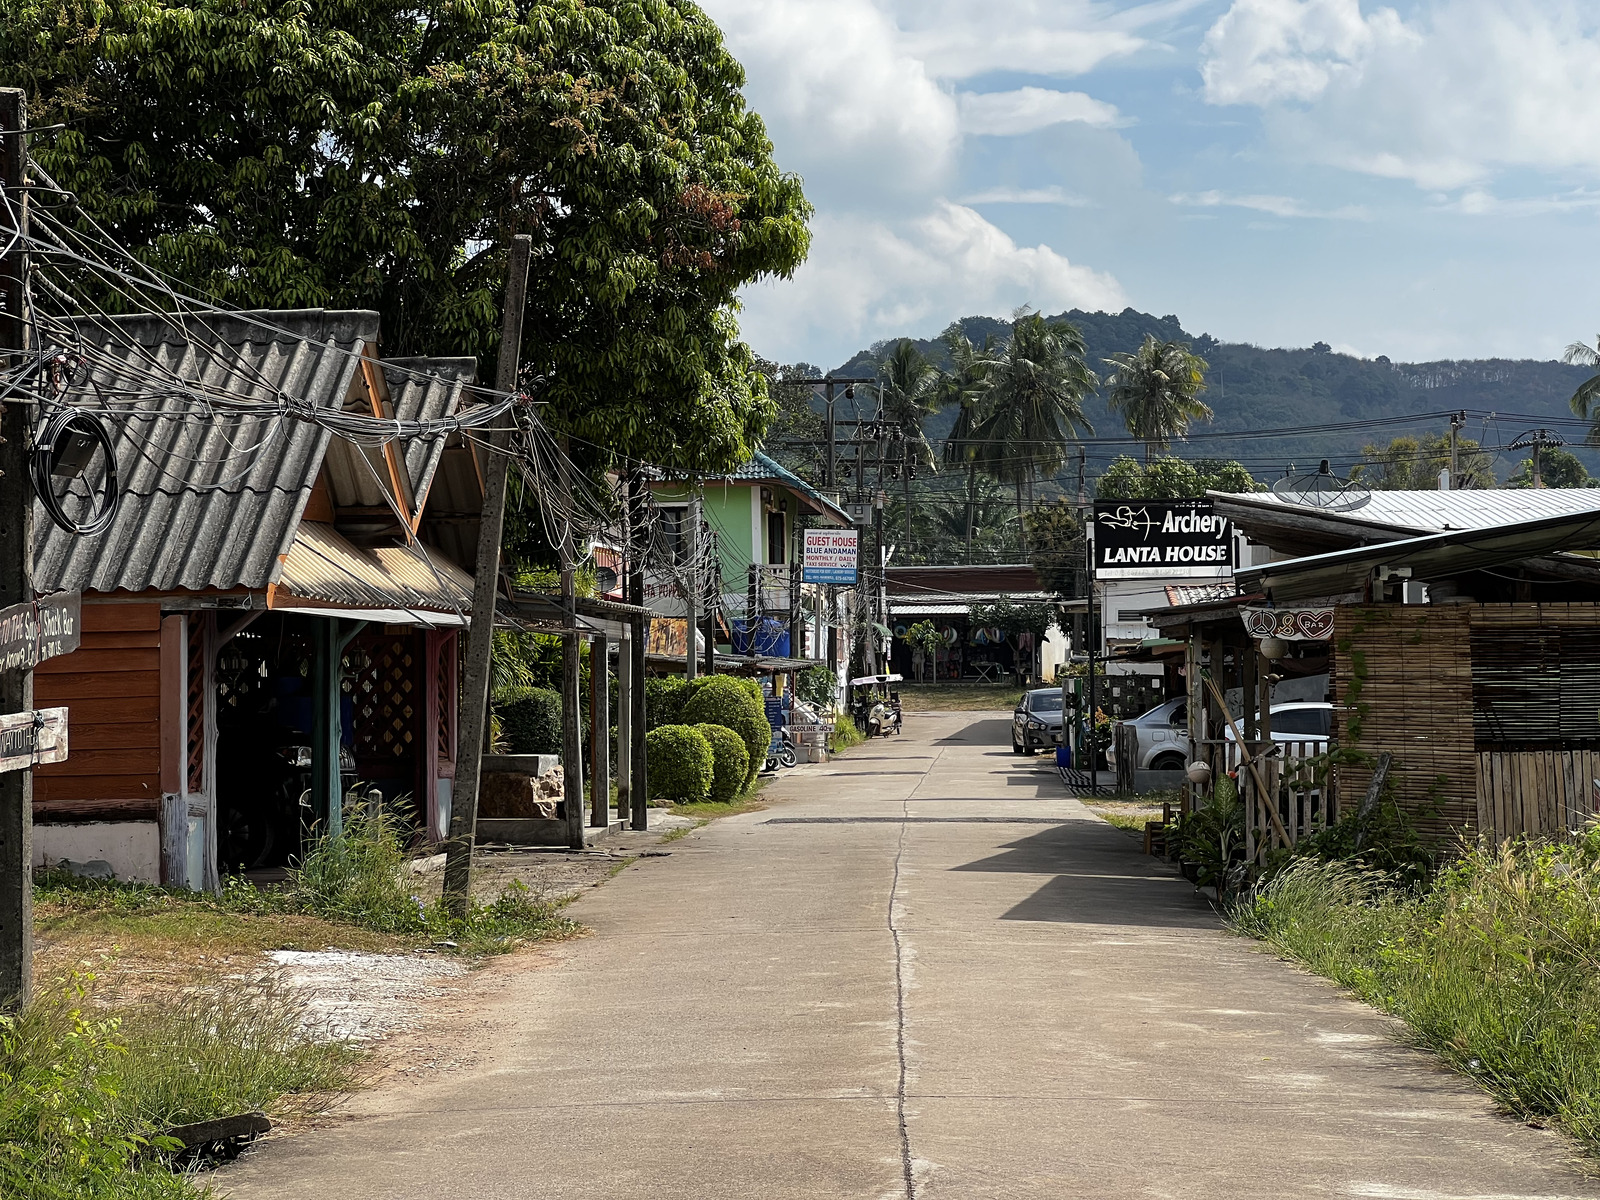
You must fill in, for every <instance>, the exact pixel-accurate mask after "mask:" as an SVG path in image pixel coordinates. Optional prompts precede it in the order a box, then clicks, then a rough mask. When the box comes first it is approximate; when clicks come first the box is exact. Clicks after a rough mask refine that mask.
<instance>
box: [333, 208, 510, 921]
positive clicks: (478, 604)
mask: <svg viewBox="0 0 1600 1200" xmlns="http://www.w3.org/2000/svg"><path fill="white" fill-rule="evenodd" d="M532 255H533V239H532V238H531V237H530V236H529V235H528V234H525V233H519V234H517V235H516V236H515V237H513V238H512V239H511V261H510V263H509V265H508V266H507V270H506V300H505V312H504V314H503V316H502V320H501V325H500V364H499V367H498V369H497V370H496V372H495V381H494V385H495V390H496V391H497V392H514V391H516V390H517V368H518V366H519V365H520V360H521V356H522V311H523V308H524V306H525V304H526V302H527V298H528V262H529V259H530V258H531V257H532ZM504 420H505V422H506V424H507V427H506V428H501V429H496V430H493V431H492V432H491V433H490V434H489V454H488V455H487V459H488V461H487V462H485V463H484V465H483V478H484V488H483V516H482V518H481V519H480V520H479V523H478V559H477V564H476V573H475V574H474V575H473V579H472V624H471V626H470V627H469V628H468V630H467V661H466V670H465V671H464V672H463V673H462V674H463V677H462V681H461V737H460V742H459V746H460V750H459V753H460V755H461V758H460V761H459V762H457V764H456V780H455V792H454V795H453V796H452V799H451V805H450V839H449V841H448V842H447V843H446V846H445V860H444V901H445V907H446V909H447V910H448V911H449V913H450V915H451V916H454V917H457V918H461V917H465V916H466V915H467V909H468V907H469V898H470V896H471V893H472V850H473V845H474V843H475V841H476V839H477V828H478V779H479V775H480V772H481V770H482V768H483V743H484V734H485V733H486V731H487V730H488V728H489V658H490V655H491V652H492V651H493V649H494V609H495V597H496V595H497V593H498V592H499V580H500V536H501V534H502V532H503V531H504V528H505V519H506V476H507V475H508V474H509V473H510V469H511V460H510V457H509V455H508V451H509V450H510V448H511V430H510V428H509V422H510V416H509V415H508V416H507V417H506V418H505V419H504ZM336 752H337V750H336Z"/></svg>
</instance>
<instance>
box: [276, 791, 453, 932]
mask: <svg viewBox="0 0 1600 1200" xmlns="http://www.w3.org/2000/svg"><path fill="white" fill-rule="evenodd" d="M403 836H404V835H403V834H402V832H401V830H400V827H399V822H398V821H397V820H396V818H395V817H393V816H392V815H390V814H389V813H386V812H382V811H380V812H378V813H376V814H371V815H367V814H360V815H355V816H353V817H352V818H351V819H350V820H349V821H347V822H346V824H345V827H344V829H343V831H342V832H340V833H339V834H337V835H336V836H333V837H324V838H323V839H322V840H321V841H319V842H317V844H316V845H315V846H314V847H312V850H311V852H310V853H309V854H307V855H306V856H305V859H304V861H302V862H301V863H300V865H299V866H298V867H295V868H293V869H292V870H290V872H289V891H290V892H291V893H292V894H293V895H294V896H295V897H296V898H297V899H298V900H299V901H300V904H301V906H302V907H303V908H304V909H305V910H306V911H309V912H311V913H314V914H315V915H317V916H319V917H324V918H326V919H327V920H330V921H344V922H346V923H348V924H351V925H360V926H361V927H362V928H364V929H375V930H377V931H378V932H380V933H414V932H416V931H418V930H419V929H421V927H422V916H421V912H420V906H419V904H418V903H417V901H416V899H415V898H413V897H412V895H411V892H410V890H409V888H408V887H407V880H406V876H405V874H404V872H405V867H406V851H405V845H404V842H403V841H402V840H401V839H402V837H403Z"/></svg>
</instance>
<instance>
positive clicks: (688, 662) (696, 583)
mask: <svg viewBox="0 0 1600 1200" xmlns="http://www.w3.org/2000/svg"><path fill="white" fill-rule="evenodd" d="M688 521H689V532H688V541H689V563H688V568H689V570H688V578H687V579H686V580H685V581H684V585H683V603H684V616H685V620H684V628H683V636H684V648H683V677H684V678H685V679H688V680H693V679H694V673H695V657H696V655H697V654H698V653H699V651H698V649H697V648H696V646H695V644H694V641H695V630H696V629H698V628H699V621H698V620H697V619H696V611H697V608H698V601H699V599H700V598H699V596H697V595H696V594H695V593H696V592H697V591H698V590H699V588H700V497H699V496H698V495H691V496H690V497H689V516H688Z"/></svg>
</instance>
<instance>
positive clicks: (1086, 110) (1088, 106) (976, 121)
mask: <svg viewBox="0 0 1600 1200" xmlns="http://www.w3.org/2000/svg"><path fill="white" fill-rule="evenodd" d="M956 99H957V100H958V101H959V103H960V105H961V131H962V132H963V133H976V134H999V135H1001V136H1004V137H1016V136H1019V135H1021V134H1024V133H1032V132H1034V131H1035V130H1038V129H1047V128H1049V127H1050V126H1051V125H1060V124H1062V123H1063V122H1065V121H1081V122H1083V123H1084V124H1085V125H1096V126H1100V127H1101V128H1105V127H1108V126H1112V125H1120V124H1123V121H1122V114H1120V113H1119V112H1117V106H1116V105H1114V104H1107V103H1106V102H1105V101H1103V100H1096V99H1094V98H1093V97H1092V96H1087V95H1085V94H1084V93H1082V92H1056V91H1052V90H1050V89H1049V88H1041V87H1025V88H1018V89H1017V90H1016V91H1014V92H961V93H959V94H958V95H957V97H956Z"/></svg>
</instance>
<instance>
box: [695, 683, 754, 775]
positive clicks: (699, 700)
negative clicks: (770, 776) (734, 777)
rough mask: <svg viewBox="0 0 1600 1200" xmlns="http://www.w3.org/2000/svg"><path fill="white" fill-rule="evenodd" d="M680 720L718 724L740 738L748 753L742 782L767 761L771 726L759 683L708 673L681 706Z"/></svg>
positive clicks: (700, 723) (697, 723)
mask: <svg viewBox="0 0 1600 1200" xmlns="http://www.w3.org/2000/svg"><path fill="white" fill-rule="evenodd" d="M683 720H684V724H686V725H722V726H725V727H726V728H728V729H731V730H733V731H734V732H735V733H737V734H738V735H739V736H740V737H742V738H743V739H744V748H745V751H746V752H747V753H748V754H749V755H750V764H749V766H748V768H747V769H746V771H745V782H746V784H748V783H749V782H750V781H752V780H754V779H755V777H756V774H757V773H758V772H759V771H760V770H761V765H762V764H763V763H764V762H766V761H767V750H768V748H769V747H770V746H771V745H772V726H771V725H769V724H767V712H766V707H765V705H764V704H763V703H762V697H761V685H760V684H758V683H756V682H755V680H753V679H751V680H746V679H739V678H736V677H735V676H732V675H713V676H710V677H709V678H707V679H706V680H705V681H704V683H702V684H700V685H699V686H698V687H697V688H696V689H695V692H694V695H693V696H692V697H690V699H689V702H688V703H687V704H685V705H684V706H683Z"/></svg>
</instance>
